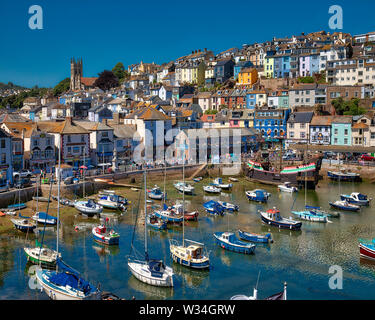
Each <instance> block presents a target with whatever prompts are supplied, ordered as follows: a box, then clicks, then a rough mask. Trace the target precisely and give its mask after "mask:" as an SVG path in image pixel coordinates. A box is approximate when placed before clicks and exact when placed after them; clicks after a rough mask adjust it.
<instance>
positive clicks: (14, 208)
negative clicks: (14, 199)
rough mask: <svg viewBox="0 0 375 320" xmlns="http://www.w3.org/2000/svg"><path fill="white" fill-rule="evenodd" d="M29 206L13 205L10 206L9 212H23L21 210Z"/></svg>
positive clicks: (22, 204)
mask: <svg viewBox="0 0 375 320" xmlns="http://www.w3.org/2000/svg"><path fill="white" fill-rule="evenodd" d="M26 207H27V206H26V204H24V203H17V204H12V205H10V206H8V208H7V209H8V210H21V209H25V208H26Z"/></svg>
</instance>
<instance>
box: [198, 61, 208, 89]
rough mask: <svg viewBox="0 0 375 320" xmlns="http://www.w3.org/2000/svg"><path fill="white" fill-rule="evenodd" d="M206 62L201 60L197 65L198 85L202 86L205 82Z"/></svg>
mask: <svg viewBox="0 0 375 320" xmlns="http://www.w3.org/2000/svg"><path fill="white" fill-rule="evenodd" d="M205 73H206V64H205V63H204V62H203V61H202V62H201V63H200V64H199V66H198V86H199V87H203V86H204V83H205Z"/></svg>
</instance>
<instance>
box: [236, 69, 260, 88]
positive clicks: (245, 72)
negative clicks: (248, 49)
mask: <svg viewBox="0 0 375 320" xmlns="http://www.w3.org/2000/svg"><path fill="white" fill-rule="evenodd" d="M257 81H258V71H257V70H256V69H255V68H244V69H242V70H241V71H240V72H239V74H238V80H237V83H238V84H240V85H250V86H252V85H253V84H254V83H256V82H257Z"/></svg>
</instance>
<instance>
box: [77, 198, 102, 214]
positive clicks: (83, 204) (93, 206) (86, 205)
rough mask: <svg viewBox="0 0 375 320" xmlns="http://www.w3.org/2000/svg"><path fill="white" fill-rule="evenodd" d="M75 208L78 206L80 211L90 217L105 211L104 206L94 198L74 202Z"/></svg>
mask: <svg viewBox="0 0 375 320" xmlns="http://www.w3.org/2000/svg"><path fill="white" fill-rule="evenodd" d="M74 208H76V209H77V210H78V211H79V212H81V213H82V214H84V215H87V216H88V217H93V216H94V215H96V214H100V213H102V212H103V207H102V206H101V205H99V204H97V203H95V202H94V200H92V199H89V200H87V201H85V200H83V201H76V202H75V203H74Z"/></svg>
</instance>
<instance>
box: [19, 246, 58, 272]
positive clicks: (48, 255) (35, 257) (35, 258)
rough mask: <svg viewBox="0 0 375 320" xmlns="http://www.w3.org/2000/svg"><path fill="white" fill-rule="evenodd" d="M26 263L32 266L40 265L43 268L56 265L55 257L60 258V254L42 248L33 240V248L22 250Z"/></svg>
mask: <svg viewBox="0 0 375 320" xmlns="http://www.w3.org/2000/svg"><path fill="white" fill-rule="evenodd" d="M24 251H25V255H26V257H27V261H30V262H31V263H34V264H42V265H45V266H54V265H56V261H57V257H61V253H58V252H57V251H55V250H52V249H50V248H42V246H41V244H40V243H39V242H38V241H37V240H35V247H34V248H24Z"/></svg>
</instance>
